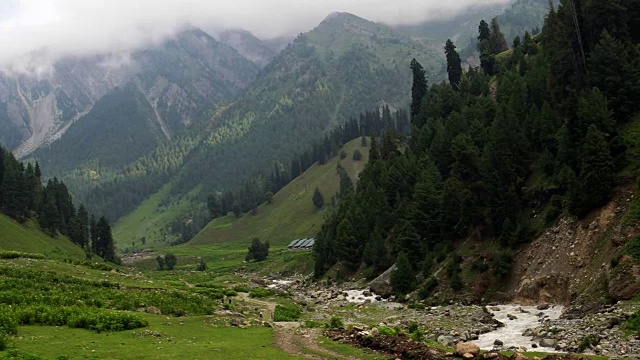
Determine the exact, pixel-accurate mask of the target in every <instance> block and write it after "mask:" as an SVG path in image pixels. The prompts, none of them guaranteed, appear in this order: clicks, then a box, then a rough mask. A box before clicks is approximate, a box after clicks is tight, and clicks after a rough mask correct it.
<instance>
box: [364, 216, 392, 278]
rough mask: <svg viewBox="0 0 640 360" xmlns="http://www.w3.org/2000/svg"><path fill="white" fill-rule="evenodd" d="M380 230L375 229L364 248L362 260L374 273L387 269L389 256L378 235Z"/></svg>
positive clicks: (382, 240)
mask: <svg viewBox="0 0 640 360" xmlns="http://www.w3.org/2000/svg"><path fill="white" fill-rule="evenodd" d="M380 231H381V230H380V228H378V227H376V229H374V230H373V232H372V233H371V237H370V239H369V241H368V242H367V244H366V245H365V248H364V254H363V255H364V260H365V262H366V263H367V264H369V265H371V266H372V267H373V268H374V269H375V270H376V271H383V270H385V269H387V268H388V267H389V255H388V253H387V248H386V246H385V244H384V239H383V238H382V235H381V234H380Z"/></svg>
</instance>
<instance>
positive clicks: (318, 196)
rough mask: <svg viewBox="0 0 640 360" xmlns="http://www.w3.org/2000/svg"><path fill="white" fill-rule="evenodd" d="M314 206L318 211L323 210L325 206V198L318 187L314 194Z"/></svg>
mask: <svg viewBox="0 0 640 360" xmlns="http://www.w3.org/2000/svg"><path fill="white" fill-rule="evenodd" d="M313 206H315V207H316V209H322V207H323V206H324V196H323V195H322V193H321V192H320V189H318V188H317V187H316V189H315V190H314V192H313Z"/></svg>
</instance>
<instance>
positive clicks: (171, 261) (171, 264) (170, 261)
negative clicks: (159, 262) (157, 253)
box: [164, 253, 178, 270]
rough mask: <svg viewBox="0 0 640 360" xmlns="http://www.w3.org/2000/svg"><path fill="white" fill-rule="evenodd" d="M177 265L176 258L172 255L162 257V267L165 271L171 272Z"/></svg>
mask: <svg viewBox="0 0 640 360" xmlns="http://www.w3.org/2000/svg"><path fill="white" fill-rule="evenodd" d="M177 263H178V258H177V257H176V256H175V255H174V254H171V253H169V254H167V255H165V256H164V266H165V267H166V268H167V270H173V268H175V267H176V264H177Z"/></svg>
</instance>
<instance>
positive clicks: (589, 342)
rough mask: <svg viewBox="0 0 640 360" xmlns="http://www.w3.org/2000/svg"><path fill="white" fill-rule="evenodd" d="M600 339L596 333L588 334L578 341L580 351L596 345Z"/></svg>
mask: <svg viewBox="0 0 640 360" xmlns="http://www.w3.org/2000/svg"><path fill="white" fill-rule="evenodd" d="M599 342H600V340H599V339H598V338H597V337H596V336H595V335H587V336H585V337H583V338H582V339H580V341H578V352H584V351H585V350H586V349H587V348H589V347H591V346H596V345H598V343H599Z"/></svg>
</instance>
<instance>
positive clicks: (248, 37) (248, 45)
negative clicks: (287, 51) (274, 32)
mask: <svg viewBox="0 0 640 360" xmlns="http://www.w3.org/2000/svg"><path fill="white" fill-rule="evenodd" d="M218 40H219V41H220V42H222V43H223V44H226V45H229V46H230V47H232V48H234V49H236V50H237V51H238V53H240V55H242V56H244V57H245V58H247V59H249V60H250V61H252V62H254V63H256V64H258V65H259V66H260V67H264V66H266V65H267V64H268V63H269V62H270V61H271V60H272V59H273V58H275V57H276V55H278V53H279V52H280V51H281V50H282V49H284V48H285V47H286V46H287V44H288V43H289V41H290V39H274V40H269V41H264V40H261V39H258V38H257V37H256V36H255V35H253V34H252V33H250V32H249V31H246V30H226V31H223V32H221V33H220V34H218Z"/></svg>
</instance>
